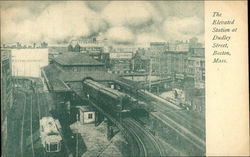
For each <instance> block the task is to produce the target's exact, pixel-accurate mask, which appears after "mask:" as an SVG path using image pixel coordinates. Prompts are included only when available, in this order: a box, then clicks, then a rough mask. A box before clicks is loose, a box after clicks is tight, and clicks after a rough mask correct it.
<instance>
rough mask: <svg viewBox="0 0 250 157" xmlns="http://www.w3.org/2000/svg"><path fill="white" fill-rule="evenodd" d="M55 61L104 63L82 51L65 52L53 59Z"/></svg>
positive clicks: (65, 63) (74, 63)
mask: <svg viewBox="0 0 250 157" xmlns="http://www.w3.org/2000/svg"><path fill="white" fill-rule="evenodd" d="M54 61H55V62H57V63H59V64H61V65H66V66H67V65H78V66H79V65H104V64H103V63H100V62H98V61H97V60H95V59H93V58H91V57H90V56H89V55H87V54H82V53H70V52H69V53H65V54H64V55H59V56H58V57H56V58H55V59H54Z"/></svg>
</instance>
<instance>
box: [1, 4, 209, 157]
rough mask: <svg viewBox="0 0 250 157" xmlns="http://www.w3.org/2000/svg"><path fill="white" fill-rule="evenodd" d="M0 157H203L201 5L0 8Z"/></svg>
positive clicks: (98, 5)
mask: <svg viewBox="0 0 250 157" xmlns="http://www.w3.org/2000/svg"><path fill="white" fill-rule="evenodd" d="M0 3H1V8H0V9H1V128H2V129H1V134H2V141H1V142H2V145H1V146H2V155H1V156H2V157H92V156H93V157H95V156H96V157H126V156H131V157H138V156H149V157H165V156H205V155H206V128H205V126H206V123H205V120H206V118H205V116H206V115H205V111H206V107H205V100H206V98H205V97H206V93H205V87H206V79H205V78H206V74H205V39H204V35H205V33H204V32H205V18H204V2H203V1H23V2H21V1H16V2H15V1H1V2H0Z"/></svg>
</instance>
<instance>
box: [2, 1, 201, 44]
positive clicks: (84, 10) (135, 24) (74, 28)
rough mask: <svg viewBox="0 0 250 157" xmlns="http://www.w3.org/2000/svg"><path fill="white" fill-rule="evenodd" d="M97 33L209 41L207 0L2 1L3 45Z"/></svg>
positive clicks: (123, 39)
mask: <svg viewBox="0 0 250 157" xmlns="http://www.w3.org/2000/svg"><path fill="white" fill-rule="evenodd" d="M93 36H98V37H101V38H107V39H108V41H110V42H113V43H119V44H129V43H144V42H150V41H175V40H184V41H185V40H188V39H190V38H192V37H197V38H198V39H199V40H200V41H201V42H204V2H202V1H190V2H186V1H185V2H183V1H23V2H20V1H16V2H15V1H9V2H8V1H6V2H1V42H2V43H6V44H8V43H15V42H21V43H27V44H30V43H33V42H41V41H46V42H48V43H61V42H68V41H70V40H74V39H80V38H85V37H93Z"/></svg>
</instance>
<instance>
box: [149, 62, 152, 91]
mask: <svg viewBox="0 0 250 157" xmlns="http://www.w3.org/2000/svg"><path fill="white" fill-rule="evenodd" d="M151 75H152V58H150V60H149V91H150V92H151Z"/></svg>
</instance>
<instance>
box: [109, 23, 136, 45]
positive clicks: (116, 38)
mask: <svg viewBox="0 0 250 157" xmlns="http://www.w3.org/2000/svg"><path fill="white" fill-rule="evenodd" d="M106 36H107V38H108V40H111V41H112V42H115V43H118V44H120V43H124V44H126V43H132V42H133V41H134V38H135V37H134V35H133V33H132V32H131V31H130V30H129V29H128V28H126V27H113V28H111V29H109V30H108V31H107V34H106Z"/></svg>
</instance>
